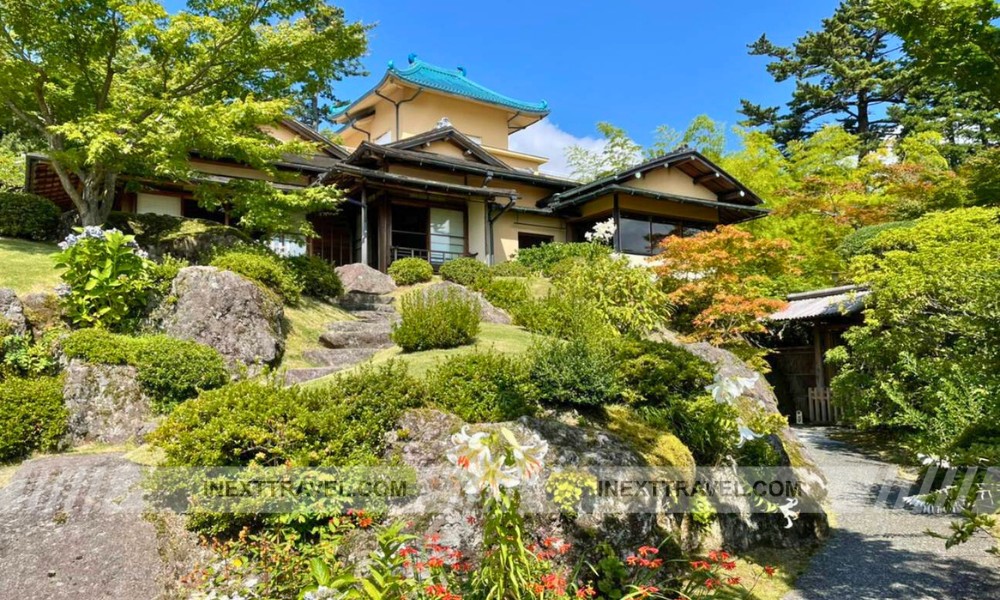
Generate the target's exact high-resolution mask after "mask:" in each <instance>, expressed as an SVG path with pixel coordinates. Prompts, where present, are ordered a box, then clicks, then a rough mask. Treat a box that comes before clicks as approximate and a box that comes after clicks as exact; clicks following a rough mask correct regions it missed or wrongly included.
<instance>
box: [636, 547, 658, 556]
mask: <svg viewBox="0 0 1000 600" xmlns="http://www.w3.org/2000/svg"><path fill="white" fill-rule="evenodd" d="M659 553H660V549H659V548H654V547H652V546H642V547H640V548H639V556H649V555H650V554H659Z"/></svg>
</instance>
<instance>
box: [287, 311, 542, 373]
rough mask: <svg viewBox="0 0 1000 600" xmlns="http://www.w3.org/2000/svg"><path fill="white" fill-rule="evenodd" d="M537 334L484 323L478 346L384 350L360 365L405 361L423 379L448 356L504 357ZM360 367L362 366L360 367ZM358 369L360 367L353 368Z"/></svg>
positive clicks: (521, 349)
mask: <svg viewBox="0 0 1000 600" xmlns="http://www.w3.org/2000/svg"><path fill="white" fill-rule="evenodd" d="M535 337H536V336H535V334H533V333H529V332H527V331H525V330H523V329H521V328H520V327H515V326H513V325H497V324H494V323H482V324H481V326H480V330H479V337H478V338H477V339H476V343H475V344H471V345H469V346H460V347H458V348H448V349H446V350H427V351H426V352H411V353H409V354H407V353H404V352H403V351H402V349H400V348H399V347H398V346H394V347H392V348H386V349H385V350H381V351H380V352H378V353H377V354H376V355H375V356H373V357H371V359H370V360H368V361H366V362H364V363H361V364H362V365H366V364H368V365H377V364H381V363H384V362H386V361H389V360H393V359H396V360H400V361H403V362H405V363H406V364H407V365H408V366H409V368H410V373H412V374H413V375H416V376H418V377H423V376H424V375H426V374H427V372H428V371H430V370H431V369H432V368H434V366H436V365H437V364H438V363H439V362H441V361H443V360H445V359H446V358H448V357H451V356H456V355H459V354H465V353H467V352H473V351H474V350H486V349H492V350H495V351H497V352H503V353H505V354H517V353H519V352H525V351H526V350H528V348H530V347H531V344H532V342H533V341H534V339H535ZM358 366H361V365H358ZM354 368H355V369H356V368H358V367H354ZM336 376H337V374H336V373H335V374H333V375H328V376H326V377H321V378H320V379H316V380H313V381H310V382H308V383H306V384H304V385H306V386H307V387H313V386H322V385H326V384H327V383H329V382H330V381H331V380H332V379H333V378H334V377H336Z"/></svg>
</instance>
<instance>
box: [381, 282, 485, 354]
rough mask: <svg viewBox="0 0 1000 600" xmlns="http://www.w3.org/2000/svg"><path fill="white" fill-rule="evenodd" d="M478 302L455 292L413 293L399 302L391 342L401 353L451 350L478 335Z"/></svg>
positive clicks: (471, 340) (452, 290) (423, 291)
mask: <svg viewBox="0 0 1000 600" xmlns="http://www.w3.org/2000/svg"><path fill="white" fill-rule="evenodd" d="M479 310H480V306H479V302H478V301H477V300H476V299H475V298H472V297H469V296H466V295H464V294H463V293H462V292H461V290H458V289H442V290H432V291H425V290H414V291H412V292H410V293H408V294H406V295H404V296H402V297H401V298H400V299H399V313H400V316H401V317H402V318H401V319H400V320H399V322H398V323H395V324H394V325H393V326H392V341H393V342H395V343H396V345H398V346H399V347H400V348H402V349H403V351H404V352H417V351H420V350H432V349H434V348H454V347H456V346H464V345H466V344H471V343H472V342H474V341H475V339H476V335H478V334H479Z"/></svg>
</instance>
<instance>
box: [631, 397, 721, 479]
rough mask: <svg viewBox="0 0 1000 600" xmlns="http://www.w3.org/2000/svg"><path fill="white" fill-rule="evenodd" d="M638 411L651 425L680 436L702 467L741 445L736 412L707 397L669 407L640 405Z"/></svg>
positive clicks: (713, 462) (716, 461)
mask: <svg viewBox="0 0 1000 600" xmlns="http://www.w3.org/2000/svg"><path fill="white" fill-rule="evenodd" d="M636 411H637V412H638V414H639V415H641V416H642V419H643V421H645V422H646V423H647V424H648V425H650V426H652V427H654V428H656V429H661V430H665V431H673V432H674V433H675V434H677V437H678V438H680V439H681V441H682V442H684V444H685V445H687V447H688V448H690V449H691V452H692V454H694V457H695V459H697V461H698V464H699V465H715V464H718V463H719V462H720V461H721V460H722V459H723V458H725V457H726V456H727V455H729V454H731V453H733V452H734V451H735V450H736V444H737V443H739V430H738V429H737V411H736V409H735V408H734V407H733V406H732V405H730V404H722V403H719V402H716V401H715V400H713V399H712V397H711V396H708V395H703V396H698V397H697V398H695V399H693V400H689V401H687V402H678V403H675V404H671V405H668V406H661V407H652V406H640V407H638V408H637V409H636Z"/></svg>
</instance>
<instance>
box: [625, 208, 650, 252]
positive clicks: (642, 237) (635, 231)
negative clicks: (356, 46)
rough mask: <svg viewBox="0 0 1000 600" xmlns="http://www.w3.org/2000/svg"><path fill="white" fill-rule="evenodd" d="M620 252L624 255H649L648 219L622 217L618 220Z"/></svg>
mask: <svg viewBox="0 0 1000 600" xmlns="http://www.w3.org/2000/svg"><path fill="white" fill-rule="evenodd" d="M619 229H620V231H619V235H620V236H621V245H622V246H621V250H622V252H625V253H626V254H649V240H650V229H649V218H648V217H646V218H643V217H635V216H628V217H625V216H622V217H621V219H619Z"/></svg>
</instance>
